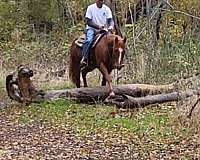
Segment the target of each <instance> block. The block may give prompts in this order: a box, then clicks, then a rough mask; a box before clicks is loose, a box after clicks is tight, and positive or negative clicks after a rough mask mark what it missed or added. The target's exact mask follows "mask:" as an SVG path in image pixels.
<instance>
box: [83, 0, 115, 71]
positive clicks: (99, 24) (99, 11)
mask: <svg viewBox="0 0 200 160" xmlns="http://www.w3.org/2000/svg"><path fill="white" fill-rule="evenodd" d="M85 19H86V24H87V26H86V31H85V32H86V37H85V42H84V44H83V50H82V60H81V62H80V64H81V67H85V66H87V63H88V52H89V48H90V46H91V43H92V40H93V38H94V36H95V33H96V31H98V30H102V29H107V30H108V31H112V30H113V20H112V12H111V10H110V8H109V7H108V6H106V5H105V4H104V0H96V3H94V4H91V5H90V6H88V8H87V11H86V15H85Z"/></svg>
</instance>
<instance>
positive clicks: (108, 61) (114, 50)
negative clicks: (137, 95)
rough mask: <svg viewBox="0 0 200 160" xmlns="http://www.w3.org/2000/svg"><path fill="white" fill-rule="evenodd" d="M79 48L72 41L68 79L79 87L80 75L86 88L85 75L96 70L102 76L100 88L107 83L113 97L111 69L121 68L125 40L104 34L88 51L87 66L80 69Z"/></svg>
mask: <svg viewBox="0 0 200 160" xmlns="http://www.w3.org/2000/svg"><path fill="white" fill-rule="evenodd" d="M81 50H82V49H81V48H80V47H79V46H77V45H76V44H75V41H73V43H72V46H71V49H70V65H69V77H70V79H71V80H72V82H73V83H75V84H76V87H77V88H79V87H80V73H81V72H82V78H83V83H84V87H87V81H86V75H87V73H88V72H91V71H92V70H94V69H95V68H98V69H99V70H100V72H101V73H102V75H103V79H102V86H105V85H106V82H107V83H108V87H109V95H114V92H113V87H112V78H111V76H110V74H111V72H112V70H113V69H118V70H120V69H121V68H122V67H123V58H124V54H125V50H126V38H121V37H120V36H118V35H114V34H109V33H107V34H105V35H104V36H103V37H102V38H101V39H100V41H99V42H98V43H97V44H96V45H95V46H94V47H93V48H92V49H91V50H90V53H89V62H88V66H87V67H85V68H84V69H82V70H81V69H80V61H81V58H82V56H81Z"/></svg>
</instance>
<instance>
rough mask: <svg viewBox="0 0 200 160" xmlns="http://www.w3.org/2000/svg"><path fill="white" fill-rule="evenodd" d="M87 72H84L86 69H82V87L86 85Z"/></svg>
mask: <svg viewBox="0 0 200 160" xmlns="http://www.w3.org/2000/svg"><path fill="white" fill-rule="evenodd" d="M87 73H88V72H86V71H82V78H83V85H84V87H88V85H87V80H86V75H87Z"/></svg>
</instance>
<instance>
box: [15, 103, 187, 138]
mask: <svg viewBox="0 0 200 160" xmlns="http://www.w3.org/2000/svg"><path fill="white" fill-rule="evenodd" d="M23 109H24V110H23V111H21V113H20V114H19V116H18V121H19V122H20V123H22V124H29V123H33V122H38V121H39V122H49V123H51V124H52V125H60V126H66V125H67V126H71V127H72V128H73V129H74V131H75V132H77V133H79V134H80V135H87V134H91V133H96V132H99V131H102V132H108V131H109V132H110V131H113V132H119V133H123V132H126V133H128V134H136V135H138V136H139V137H145V138H148V137H149V138H150V137H151V138H154V139H155V140H159V139H166V138H170V137H174V136H176V135H177V134H179V132H183V133H184V132H185V131H184V130H178V133H176V130H174V128H175V126H174V124H173V119H172V118H171V117H170V114H169V112H173V109H171V108H170V109H168V108H167V109H160V108H156V109H144V110H141V111H139V112H137V113H136V114H135V115H134V116H133V117H132V118H130V117H129V116H126V115H123V114H119V116H117V117H115V118H113V117H112V115H111V113H112V112H116V109H115V108H114V107H111V106H109V107H108V106H104V105H96V106H93V105H83V104H76V103H75V102H72V101H64V100H58V101H55V102H51V103H50V102H45V103H42V104H34V105H32V106H29V107H24V108H23Z"/></svg>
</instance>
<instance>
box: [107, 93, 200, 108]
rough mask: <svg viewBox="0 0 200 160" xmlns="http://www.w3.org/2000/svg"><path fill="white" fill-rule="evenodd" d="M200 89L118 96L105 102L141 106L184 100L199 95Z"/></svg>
mask: <svg viewBox="0 0 200 160" xmlns="http://www.w3.org/2000/svg"><path fill="white" fill-rule="evenodd" d="M199 94H200V92H199V91H187V92H180V93H179V92H172V93H166V94H157V95H150V96H146V97H139V98H133V97H131V96H125V95H124V96H121V97H120V96H118V97H117V96H116V97H113V98H112V97H111V98H108V99H106V100H105V103H109V104H115V105H116V106H117V107H118V108H131V109H132V108H139V107H140V108H141V107H145V106H147V105H150V104H156V103H159V104H160V103H166V102H172V101H178V100H184V99H185V98H188V97H191V96H194V95H199Z"/></svg>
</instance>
